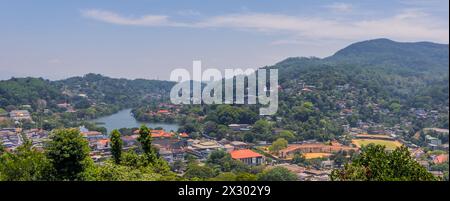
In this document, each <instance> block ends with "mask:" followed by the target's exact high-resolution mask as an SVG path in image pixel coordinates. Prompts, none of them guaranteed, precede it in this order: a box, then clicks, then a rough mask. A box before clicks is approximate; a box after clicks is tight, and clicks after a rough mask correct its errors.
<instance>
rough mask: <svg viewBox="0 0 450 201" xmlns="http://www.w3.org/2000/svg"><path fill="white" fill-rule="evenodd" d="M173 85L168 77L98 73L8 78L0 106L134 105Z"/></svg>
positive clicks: (2, 84)
mask: <svg viewBox="0 0 450 201" xmlns="http://www.w3.org/2000/svg"><path fill="white" fill-rule="evenodd" d="M173 85H174V83H173V82H169V81H158V80H144V79H136V80H128V79H117V78H110V77H105V76H102V75H98V74H87V75H85V76H82V77H72V78H68V79H64V80H59V81H49V80H45V79H42V78H30V77H28V78H11V79H9V80H3V81H0V108H4V109H5V108H19V107H20V106H22V105H31V106H32V109H38V107H39V104H45V106H43V107H47V108H50V109H52V108H57V107H56V105H57V104H60V103H65V102H67V103H70V104H72V105H73V106H75V107H76V109H86V108H88V107H89V106H91V105H98V104H106V105H109V106H111V107H112V106H117V107H116V108H117V109H119V108H124V107H131V106H134V105H136V104H138V103H139V102H140V101H142V100H143V99H144V98H147V97H149V98H161V97H162V96H165V95H167V94H169V91H170V89H171V88H172V86H173ZM41 106H42V105H41ZM8 110H11V109H8Z"/></svg>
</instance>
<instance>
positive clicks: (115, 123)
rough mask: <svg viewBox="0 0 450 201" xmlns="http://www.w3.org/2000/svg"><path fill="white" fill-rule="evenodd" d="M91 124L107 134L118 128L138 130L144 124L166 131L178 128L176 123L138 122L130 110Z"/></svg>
mask: <svg viewBox="0 0 450 201" xmlns="http://www.w3.org/2000/svg"><path fill="white" fill-rule="evenodd" d="M93 122H96V123H99V126H103V127H105V128H106V129H107V131H108V133H110V132H111V131H112V130H114V129H120V128H139V127H140V126H141V125H142V124H145V125H147V126H148V127H150V128H157V127H161V128H163V129H164V130H166V131H177V130H178V128H179V126H178V124H176V123H149V122H139V121H137V120H136V119H135V118H134V117H133V115H132V114H131V109H125V110H121V111H119V112H117V113H115V114H112V115H109V116H105V117H101V118H98V119H94V120H93Z"/></svg>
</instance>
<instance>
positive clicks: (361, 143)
mask: <svg viewBox="0 0 450 201" xmlns="http://www.w3.org/2000/svg"><path fill="white" fill-rule="evenodd" d="M352 143H353V144H355V145H356V146H358V147H361V146H367V145H368V144H372V143H373V144H377V145H384V146H386V149H388V150H394V149H395V148H397V147H400V146H402V143H400V142H398V141H389V140H376V139H355V140H352Z"/></svg>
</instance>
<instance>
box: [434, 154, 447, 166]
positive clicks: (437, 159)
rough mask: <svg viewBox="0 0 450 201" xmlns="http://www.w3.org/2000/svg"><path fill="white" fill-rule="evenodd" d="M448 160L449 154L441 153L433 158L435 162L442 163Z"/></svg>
mask: <svg viewBox="0 0 450 201" xmlns="http://www.w3.org/2000/svg"><path fill="white" fill-rule="evenodd" d="M447 161H448V154H441V155H439V156H436V157H435V158H434V160H433V162H434V163H435V164H441V163H445V162H447Z"/></svg>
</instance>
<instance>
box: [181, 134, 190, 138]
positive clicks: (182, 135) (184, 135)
mask: <svg viewBox="0 0 450 201" xmlns="http://www.w3.org/2000/svg"><path fill="white" fill-rule="evenodd" d="M180 137H189V135H188V134H187V133H180Z"/></svg>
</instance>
